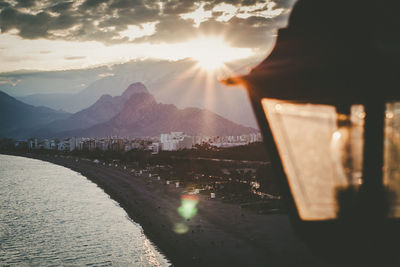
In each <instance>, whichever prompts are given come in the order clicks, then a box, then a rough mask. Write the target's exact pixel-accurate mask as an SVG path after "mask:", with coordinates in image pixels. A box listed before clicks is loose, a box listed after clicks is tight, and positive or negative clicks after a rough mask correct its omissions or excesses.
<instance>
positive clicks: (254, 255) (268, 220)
mask: <svg viewBox="0 0 400 267" xmlns="http://www.w3.org/2000/svg"><path fill="white" fill-rule="evenodd" d="M30 157H33V158H37V159H40V160H45V161H49V162H52V163H55V164H58V165H62V166H65V167H67V168H70V169H72V170H74V171H77V172H79V173H81V174H82V175H84V176H86V177H87V178H88V179H90V180H91V181H93V182H94V183H96V184H97V185H98V186H99V187H101V188H102V189H103V190H104V191H105V192H106V193H107V194H109V195H110V197H111V198H112V199H114V200H115V201H117V202H118V203H119V204H120V206H121V207H122V208H124V209H125V211H126V212H127V213H128V215H129V216H130V218H132V219H133V220H134V221H135V222H137V223H139V224H140V225H141V226H142V228H143V230H144V233H145V234H146V236H147V237H148V238H149V239H150V240H152V242H153V243H154V244H155V245H156V246H157V247H158V248H159V249H160V251H161V252H162V253H163V254H165V255H166V256H167V258H168V259H169V260H170V261H171V263H172V265H174V266H326V264H324V263H323V262H321V261H319V260H318V259H317V258H315V257H314V256H313V255H312V253H311V252H310V251H309V250H308V249H307V247H306V246H305V245H304V244H303V243H302V242H301V241H300V240H299V239H297V238H296V236H295V235H294V233H293V230H292V228H291V227H290V223H289V220H288V218H287V216H286V215H284V214H270V215H262V214H257V213H255V212H253V211H250V210H246V209H242V208H241V207H240V206H239V205H236V204H227V203H222V202H220V201H219V200H218V199H209V198H208V197H207V196H204V195H196V197H198V205H197V209H198V212H197V214H196V215H195V216H194V217H192V218H190V219H184V218H182V216H180V215H179V213H178V208H179V207H180V206H181V198H182V196H184V195H186V193H187V192H185V188H176V187H175V185H174V184H169V185H167V184H166V181H164V180H162V179H161V180H158V179H157V178H155V177H151V178H149V177H148V176H147V177H145V175H134V173H132V172H130V171H129V170H124V168H122V167H121V166H118V167H115V166H114V165H112V166H108V165H102V164H96V163H93V162H91V161H84V160H79V161H76V160H75V159H72V158H60V157H52V156H51V157H50V156H47V157H46V156H32V155H31V156H30Z"/></svg>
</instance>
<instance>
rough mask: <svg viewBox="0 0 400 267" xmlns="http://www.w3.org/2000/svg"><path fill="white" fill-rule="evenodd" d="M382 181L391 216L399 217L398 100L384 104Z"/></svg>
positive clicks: (399, 111)
mask: <svg viewBox="0 0 400 267" xmlns="http://www.w3.org/2000/svg"><path fill="white" fill-rule="evenodd" d="M384 144H385V145H384V168H383V183H384V184H385V186H386V188H387V189H388V191H389V196H390V202H391V210H390V216H391V217H397V218H399V217H400V102H392V103H388V104H386V114H385V143H384Z"/></svg>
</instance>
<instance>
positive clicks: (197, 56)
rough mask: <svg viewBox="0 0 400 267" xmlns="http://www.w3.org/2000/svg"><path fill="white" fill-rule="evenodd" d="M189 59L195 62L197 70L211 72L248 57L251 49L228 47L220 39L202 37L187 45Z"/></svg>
mask: <svg viewBox="0 0 400 267" xmlns="http://www.w3.org/2000/svg"><path fill="white" fill-rule="evenodd" d="M188 45H189V47H190V50H191V58H193V59H194V60H196V61H197V65H198V67H199V68H201V69H204V70H206V71H208V72H213V71H216V70H218V69H221V68H223V67H224V66H225V63H226V62H229V61H233V60H236V59H240V58H245V57H248V56H250V55H251V54H252V51H251V49H246V48H235V47H231V46H229V45H228V44H227V43H226V42H225V41H224V40H223V39H222V38H217V37H202V38H199V39H195V40H193V41H190V42H189V43H188Z"/></svg>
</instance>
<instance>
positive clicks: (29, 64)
mask: <svg viewBox="0 0 400 267" xmlns="http://www.w3.org/2000/svg"><path fill="white" fill-rule="evenodd" d="M293 3H294V1H293V0H275V1H270V0H264V1H258V0H226V1H221V0H206V1H187V0H172V1H170V0H78V1H58V0H51V1H50V0H48V1H47V0H44V1H43V0H0V31H1V33H0V61H1V64H0V73H4V72H11V71H17V70H66V69H80V68H89V67H94V66H100V65H105V64H115V63H123V62H127V61H130V60H138V59H140V60H145V59H163V60H165V59H166V60H180V59H184V58H193V59H196V60H198V61H199V63H200V65H202V66H203V67H204V68H205V69H213V68H216V67H219V65H220V64H222V63H225V62H231V61H235V60H239V59H244V58H251V57H254V56H258V55H261V56H262V55H265V54H266V52H267V51H268V49H270V48H271V44H272V43H273V42H274V40H275V36H276V29H277V28H278V27H283V26H285V25H286V23H287V18H288V15H289V13H290V10H291V7H292V5H293Z"/></svg>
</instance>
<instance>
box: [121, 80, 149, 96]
mask: <svg viewBox="0 0 400 267" xmlns="http://www.w3.org/2000/svg"><path fill="white" fill-rule="evenodd" d="M137 93H147V94H148V93H149V91H148V90H147V88H146V86H145V85H144V84H143V83H141V82H136V83H132V84H131V85H129V86H128V88H126V89H125V91H124V93H123V94H122V95H121V96H122V97H123V98H124V99H129V98H131V96H132V95H133V94H137Z"/></svg>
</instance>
